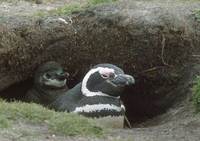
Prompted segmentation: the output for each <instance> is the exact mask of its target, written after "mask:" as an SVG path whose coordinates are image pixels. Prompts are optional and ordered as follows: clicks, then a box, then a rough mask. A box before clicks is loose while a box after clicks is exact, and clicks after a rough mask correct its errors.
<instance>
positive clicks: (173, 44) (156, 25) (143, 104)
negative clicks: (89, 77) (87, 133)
mask: <svg viewBox="0 0 200 141" xmlns="http://www.w3.org/2000/svg"><path fill="white" fill-rule="evenodd" d="M66 2H69V3H70V2H72V1H70V0H68V1H64V0H60V1H59V2H58V1H55V2H53V3H42V4H39V5H38V4H33V3H29V2H24V1H20V2H19V3H7V2H3V3H0V13H1V16H0V22H2V23H3V25H5V23H6V24H7V22H6V21H8V26H6V28H11V29H17V28H18V27H19V26H21V25H19V23H21V22H19V21H20V20H22V19H23V17H27V16H30V15H32V14H34V12H37V11H38V10H44V11H45V10H51V9H54V8H56V7H59V6H62V5H63V4H64V3H66ZM83 2H84V1H83ZM199 8H200V2H198V1H196V2H195V1H193V2H187V1H186V2H180V1H170V0H168V1H165V2H163V1H159V0H155V1H152V2H149V1H143V0H142V1H141V0H138V1H131V0H125V1H120V2H119V4H113V5H109V6H101V7H99V8H98V7H97V8H95V9H92V10H88V11H86V12H81V13H78V14H77V13H75V14H74V15H72V19H73V22H74V24H73V26H72V25H69V26H67V27H65V25H63V24H60V23H55V24H54V22H55V21H54V22H52V21H51V18H52V17H50V18H46V19H44V20H43V19H42V20H39V22H40V23H39V24H40V26H39V27H40V28H39V29H38V27H36V28H35V26H34V24H35V23H34V22H35V21H34V22H33V23H32V24H33V25H32V24H29V26H28V28H27V27H26V28H25V30H22V31H23V32H20V39H19V40H20V41H22V44H21V43H19V45H21V46H23V47H24V48H25V47H27V46H26V45H24V44H28V43H29V45H28V47H30V48H29V49H30V51H27V50H25V51H24V52H25V53H26V54H28V55H29V54H31V53H32V52H31V51H33V52H34V51H35V52H34V53H36V54H37V53H38V54H39V55H40V56H39V55H38V56H39V57H38V58H37V59H36V61H35V62H34V61H32V57H36V56H28V55H27V56H25V59H27V60H28V61H24V60H23V58H22V57H16V58H15V57H13V58H12V57H10V58H9V61H10V62H9V63H10V64H9V63H7V64H6V65H4V64H5V62H3V63H2V62H1V61H0V64H3V65H2V66H3V67H4V68H5V70H9V71H6V72H9V73H12V75H13V70H14V71H15V76H16V77H14V76H13V77H6V78H9V79H11V80H13V82H14V83H16V82H21V81H24V80H26V79H27V78H28V77H29V76H31V75H32V74H31V73H32V71H33V70H34V68H35V67H36V66H38V64H40V63H42V62H44V61H46V60H49V58H51V59H52V58H53V59H54V58H56V59H57V60H58V61H60V62H61V63H62V64H63V65H64V66H66V68H78V69H80V68H82V71H79V72H77V73H76V70H75V71H73V70H70V69H69V71H71V72H73V73H74V75H75V76H74V79H77V80H79V79H80V78H81V77H82V76H83V74H84V73H85V71H86V70H87V69H88V68H89V66H90V65H93V64H96V63H99V62H102V61H107V62H114V63H116V64H119V65H120V66H121V67H123V68H126V71H127V72H129V73H131V74H133V75H134V77H135V78H136V82H138V84H137V85H136V86H134V87H132V88H128V89H127V93H128V96H127V97H125V96H124V97H123V100H124V103H125V105H126V107H127V116H128V117H129V119H130V121H131V123H132V126H133V128H132V129H114V130H113V131H112V132H111V133H109V134H108V135H107V136H106V137H105V138H104V139H93V138H84V137H63V136H61V135H58V136H57V135H56V136H54V135H52V134H50V133H48V131H47V130H48V129H46V128H45V127H43V126H42V125H41V126H39V127H35V126H34V125H30V124H27V123H21V126H20V128H22V129H23V128H25V129H30V130H34V132H35V131H36V132H38V131H39V133H40V134H39V137H38V138H37V140H43V141H45V140H47V141H48V140H60V141H62V140H63V141H64V140H76V141H77V140H80V141H82V140H83V141H84V140H85V141H86V140H97V141H99V140H108V141H112V140H130V141H131V140H134V141H160V140H163V141H169V140H174V141H199V140H200V134H199V132H200V118H199V116H198V115H195V114H194V107H193V105H192V100H191V97H192V92H191V87H192V85H193V83H194V79H195V77H196V76H197V75H198V74H199V73H200V66H199V61H200V60H199V58H198V55H199V48H198V47H199V45H200V42H199V39H198V38H199V35H200V34H199V32H197V31H198V29H199V23H198V22H197V21H195V17H192V12H193V10H195V9H199ZM116 13H117V14H116ZM116 15H117V16H116ZM64 18H65V19H68V18H69V17H68V16H67V17H64ZM13 19H14V20H13ZM16 19H18V20H16ZM15 20H16V21H15ZM23 20H24V19H23ZM25 21H26V22H25V23H30V22H32V21H29V22H27V19H26V18H25ZM49 21H50V22H49ZM11 22H16V24H17V25H15V23H11ZM37 22H38V21H37ZM59 24H60V25H59ZM58 25H59V28H54V27H56V26H58ZM22 26H23V25H22ZM32 26H33V27H34V29H33V28H32ZM13 27H14V28H13ZM49 27H50V28H51V29H53V30H54V33H55V31H56V33H57V35H56V37H54V36H55V35H54V34H51V32H50V31H51V30H49ZM61 29H62V30H61ZM63 29H64V30H63ZM108 29H109V32H108ZM5 30H7V29H5ZM26 30H28V31H26ZM64 31H65V32H66V33H67V34H66V33H65V34H63V32H64ZM77 32H78V35H77ZM15 33H16V32H15ZM17 33H18V32H17ZM17 33H16V34H15V35H12V34H8V35H7V37H12V38H13V39H16V37H15V36H17V35H18V34H17ZM108 33H109V34H108ZM23 34H25V35H28V36H27V38H25V40H26V41H24V40H23V39H24V37H23V36H25V35H23ZM39 35H45V36H44V40H45V41H46V40H47V41H48V42H45V41H44V42H43V41H42V40H40V39H39V38H38V36H39ZM47 35H48V36H47ZM75 35H76V36H75ZM111 35H113V36H111ZM46 36H47V37H46ZM66 37H67V38H66ZM21 38H23V39H21ZM32 38H33V39H34V40H35V42H34V41H33V42H31V41H32ZM63 38H65V39H63ZM102 41H105V42H103V43H102ZM13 42H15V41H13ZM36 42H37V43H36ZM39 43H41V46H40V48H39V47H38V45H39ZM10 44H11V45H13V44H12V43H10ZM30 44H31V45H30ZM17 45H18V44H17ZM42 45H44V46H48V47H47V51H49V50H51V49H52V48H53V51H54V48H56V47H58V46H59V47H60V49H61V51H58V52H57V54H58V55H60V56H61V57H57V56H53V55H52V54H51V52H53V51H52V50H51V51H49V52H50V53H49V52H48V53H49V54H51V55H49V56H48V55H46V54H45V53H40V52H42V51H43V49H44V47H43V46H42ZM66 46H67V47H66ZM68 46H70V47H71V48H70V47H69V48H68ZM107 46H110V49H107V48H106V47H107ZM149 46H151V48H150V47H149ZM3 47H4V46H3ZM3 47H1V46H0V51H1V50H3V49H2V48H3ZM104 47H105V48H104ZM32 48H36V49H38V48H39V49H38V50H33V49H32ZM63 48H65V49H63ZM66 48H67V51H68V52H67V53H66V54H65V55H66V56H64V55H63V51H66ZM94 49H95V50H94ZM16 50H17V49H16ZM16 50H15V47H12V46H11V47H10V50H9V51H8V52H9V53H10V54H9V53H8V54H6V53H7V52H6V53H5V54H4V56H3V57H4V58H3V59H5V58H6V57H7V56H11V55H12V54H13V53H16ZM56 51H57V50H56ZM94 51H96V52H94ZM118 51H119V52H121V54H120V55H119V56H116V57H113V58H110V56H111V54H112V53H113V54H115V53H118ZM2 52H3V51H1V52H0V54H3V53H4V52H3V53H2ZM22 52H23V51H22ZM74 52H76V53H77V54H75V53H74ZM130 53H131V54H130ZM22 54H23V53H22ZM71 54H72V55H71ZM6 55H7V56H6ZM195 55H197V56H196V57H194V56H195ZM18 56H20V55H18ZM41 56H42V57H41ZM44 56H45V57H44ZM63 56H64V57H63ZM69 56H70V57H71V58H72V59H71V61H72V62H70V63H68V62H65V61H64V62H63V61H62V59H66V58H68V59H69V58H70V57H69ZM77 56H78V57H77ZM48 57H49V58H48ZM79 57H82V58H83V60H80V58H79ZM7 58H8V57H7ZM93 58H96V60H94V59H93ZM5 60H6V59H5ZM16 60H17V61H19V64H16ZM30 60H31V61H32V62H31V61H30ZM38 60H39V61H38ZM123 60H125V61H123ZM73 61H74V62H73ZM24 62H25V63H26V65H24V66H23V67H21V68H20V67H19V66H20V64H21V63H24ZM27 62H28V63H30V62H31V63H30V64H28V63H27ZM11 66H14V67H13V68H11ZM1 72H5V71H4V70H3V69H2V70H1ZM9 73H8V74H9ZM19 73H23V75H22V76H18V75H17V74H19ZM0 76H3V75H0ZM9 76H10V75H9ZM2 82H4V81H3V80H1V84H2ZM75 82H76V81H75ZM11 84H12V83H5V87H3V84H2V85H1V90H3V89H5V88H7V87H8V86H10V85H11ZM10 89H11V88H10ZM147 89H148V92H147V91H146V90H147ZM141 99H142V100H141ZM27 127H28V128H27ZM15 137H16V136H15ZM27 137H28V138H29V137H30V138H31V135H27V136H23V135H22V136H20V137H19V138H14V139H12V138H10V137H8V136H5V135H2V136H0V140H2V141H3V140H26V139H27ZM32 138H33V137H32Z"/></svg>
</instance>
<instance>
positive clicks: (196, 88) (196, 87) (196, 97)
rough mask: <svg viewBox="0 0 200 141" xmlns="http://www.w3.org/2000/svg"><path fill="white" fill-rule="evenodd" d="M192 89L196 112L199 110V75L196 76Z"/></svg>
mask: <svg viewBox="0 0 200 141" xmlns="http://www.w3.org/2000/svg"><path fill="white" fill-rule="evenodd" d="M192 91H193V104H194V106H195V109H196V112H200V76H198V77H197V78H196V81H195V85H194V86H193V88H192Z"/></svg>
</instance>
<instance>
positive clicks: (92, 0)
mask: <svg viewBox="0 0 200 141" xmlns="http://www.w3.org/2000/svg"><path fill="white" fill-rule="evenodd" d="M116 1H118V0H87V1H86V2H85V3H83V4H81V3H75V2H74V3H71V4H67V5H64V6H62V7H59V8H56V9H53V10H50V11H39V12H36V13H35V14H34V16H37V17H45V16H50V15H51V16H52V15H54V16H61V15H69V14H71V13H72V12H76V11H82V10H84V9H86V8H89V7H94V6H97V5H100V4H105V3H112V2H116Z"/></svg>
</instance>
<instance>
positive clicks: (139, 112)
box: [1, 66, 187, 127]
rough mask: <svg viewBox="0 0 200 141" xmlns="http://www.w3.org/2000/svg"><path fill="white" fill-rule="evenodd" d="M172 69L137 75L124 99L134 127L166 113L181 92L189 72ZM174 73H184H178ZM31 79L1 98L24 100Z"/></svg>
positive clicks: (5, 92) (16, 86)
mask: <svg viewBox="0 0 200 141" xmlns="http://www.w3.org/2000/svg"><path fill="white" fill-rule="evenodd" d="M169 70H170V69H169V68H168V67H166V66H163V67H160V68H155V69H153V70H151V69H149V70H147V71H144V72H142V73H138V74H135V75H134V77H135V79H136V84H135V85H133V86H131V87H128V88H126V89H125V92H124V95H123V96H122V100H123V102H124V104H125V106H126V116H127V117H128V119H129V121H130V123H131V124H132V126H133V127H136V126H137V125H139V124H140V123H143V122H145V121H147V120H149V119H152V118H154V117H155V116H158V115H160V114H163V113H165V112H166V111H167V109H168V108H170V107H171V105H172V104H173V103H174V102H175V101H176V99H177V97H179V96H180V94H178V93H177V94H175V93H176V92H177V91H176V90H175V89H177V88H178V87H180V86H179V84H180V85H183V81H184V82H185V79H186V78H185V77H184V78H183V77H182V75H183V74H184V75H185V74H186V72H187V71H185V70H186V69H181V72H180V70H179V71H178V72H177V70H176V71H171V72H168V71H169ZM125 71H126V69H125ZM175 72H176V73H180V74H181V75H175V74H176V73H175ZM172 74H173V75H172ZM155 76H156V77H155ZM80 79H82V76H79V77H74V78H71V79H70V80H69V81H68V86H69V87H70V88H72V87H73V86H74V85H75V84H77V83H78V82H79V81H80ZM32 81H33V79H32V78H29V79H27V80H25V81H23V82H21V83H17V84H14V85H12V86H10V87H9V88H7V89H6V90H4V91H2V92H1V97H2V98H4V99H6V100H8V101H12V100H14V99H15V100H23V98H24V95H25V93H26V92H27V90H28V89H30V88H31V86H32V84H33V83H32ZM181 87H182V86H181ZM185 89H187V87H186V88H185ZM173 91H174V92H173ZM13 93H14V94H15V95H14V94H13ZM182 96H183V95H182Z"/></svg>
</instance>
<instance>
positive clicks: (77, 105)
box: [50, 64, 135, 127]
mask: <svg viewBox="0 0 200 141" xmlns="http://www.w3.org/2000/svg"><path fill="white" fill-rule="evenodd" d="M134 83H135V80H134V78H133V77H132V76H131V75H128V74H125V73H124V71H123V70H122V69H121V68H119V67H117V66H115V65H113V64H98V65H96V66H94V67H93V68H92V69H90V70H89V71H88V72H87V73H86V75H85V76H84V78H83V80H82V82H80V83H79V84H77V85H76V86H75V87H74V88H72V89H71V90H69V91H67V92H66V94H65V95H62V96H60V97H58V98H57V99H56V101H55V102H53V103H52V105H51V106H50V108H52V109H54V110H56V111H65V112H70V113H77V114H80V115H83V116H86V117H90V118H95V119H99V120H101V121H103V123H105V124H107V125H108V123H107V122H106V121H107V120H105V118H107V117H108V118H109V119H111V121H114V123H115V124H117V125H119V123H118V122H116V121H115V120H114V117H117V118H118V117H120V119H121V124H120V127H121V126H122V127H123V121H124V115H125V106H124V105H123V103H122V102H121V100H120V96H121V95H122V94H123V90H124V88H125V86H129V85H132V84H134ZM100 124H101V122H100Z"/></svg>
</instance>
